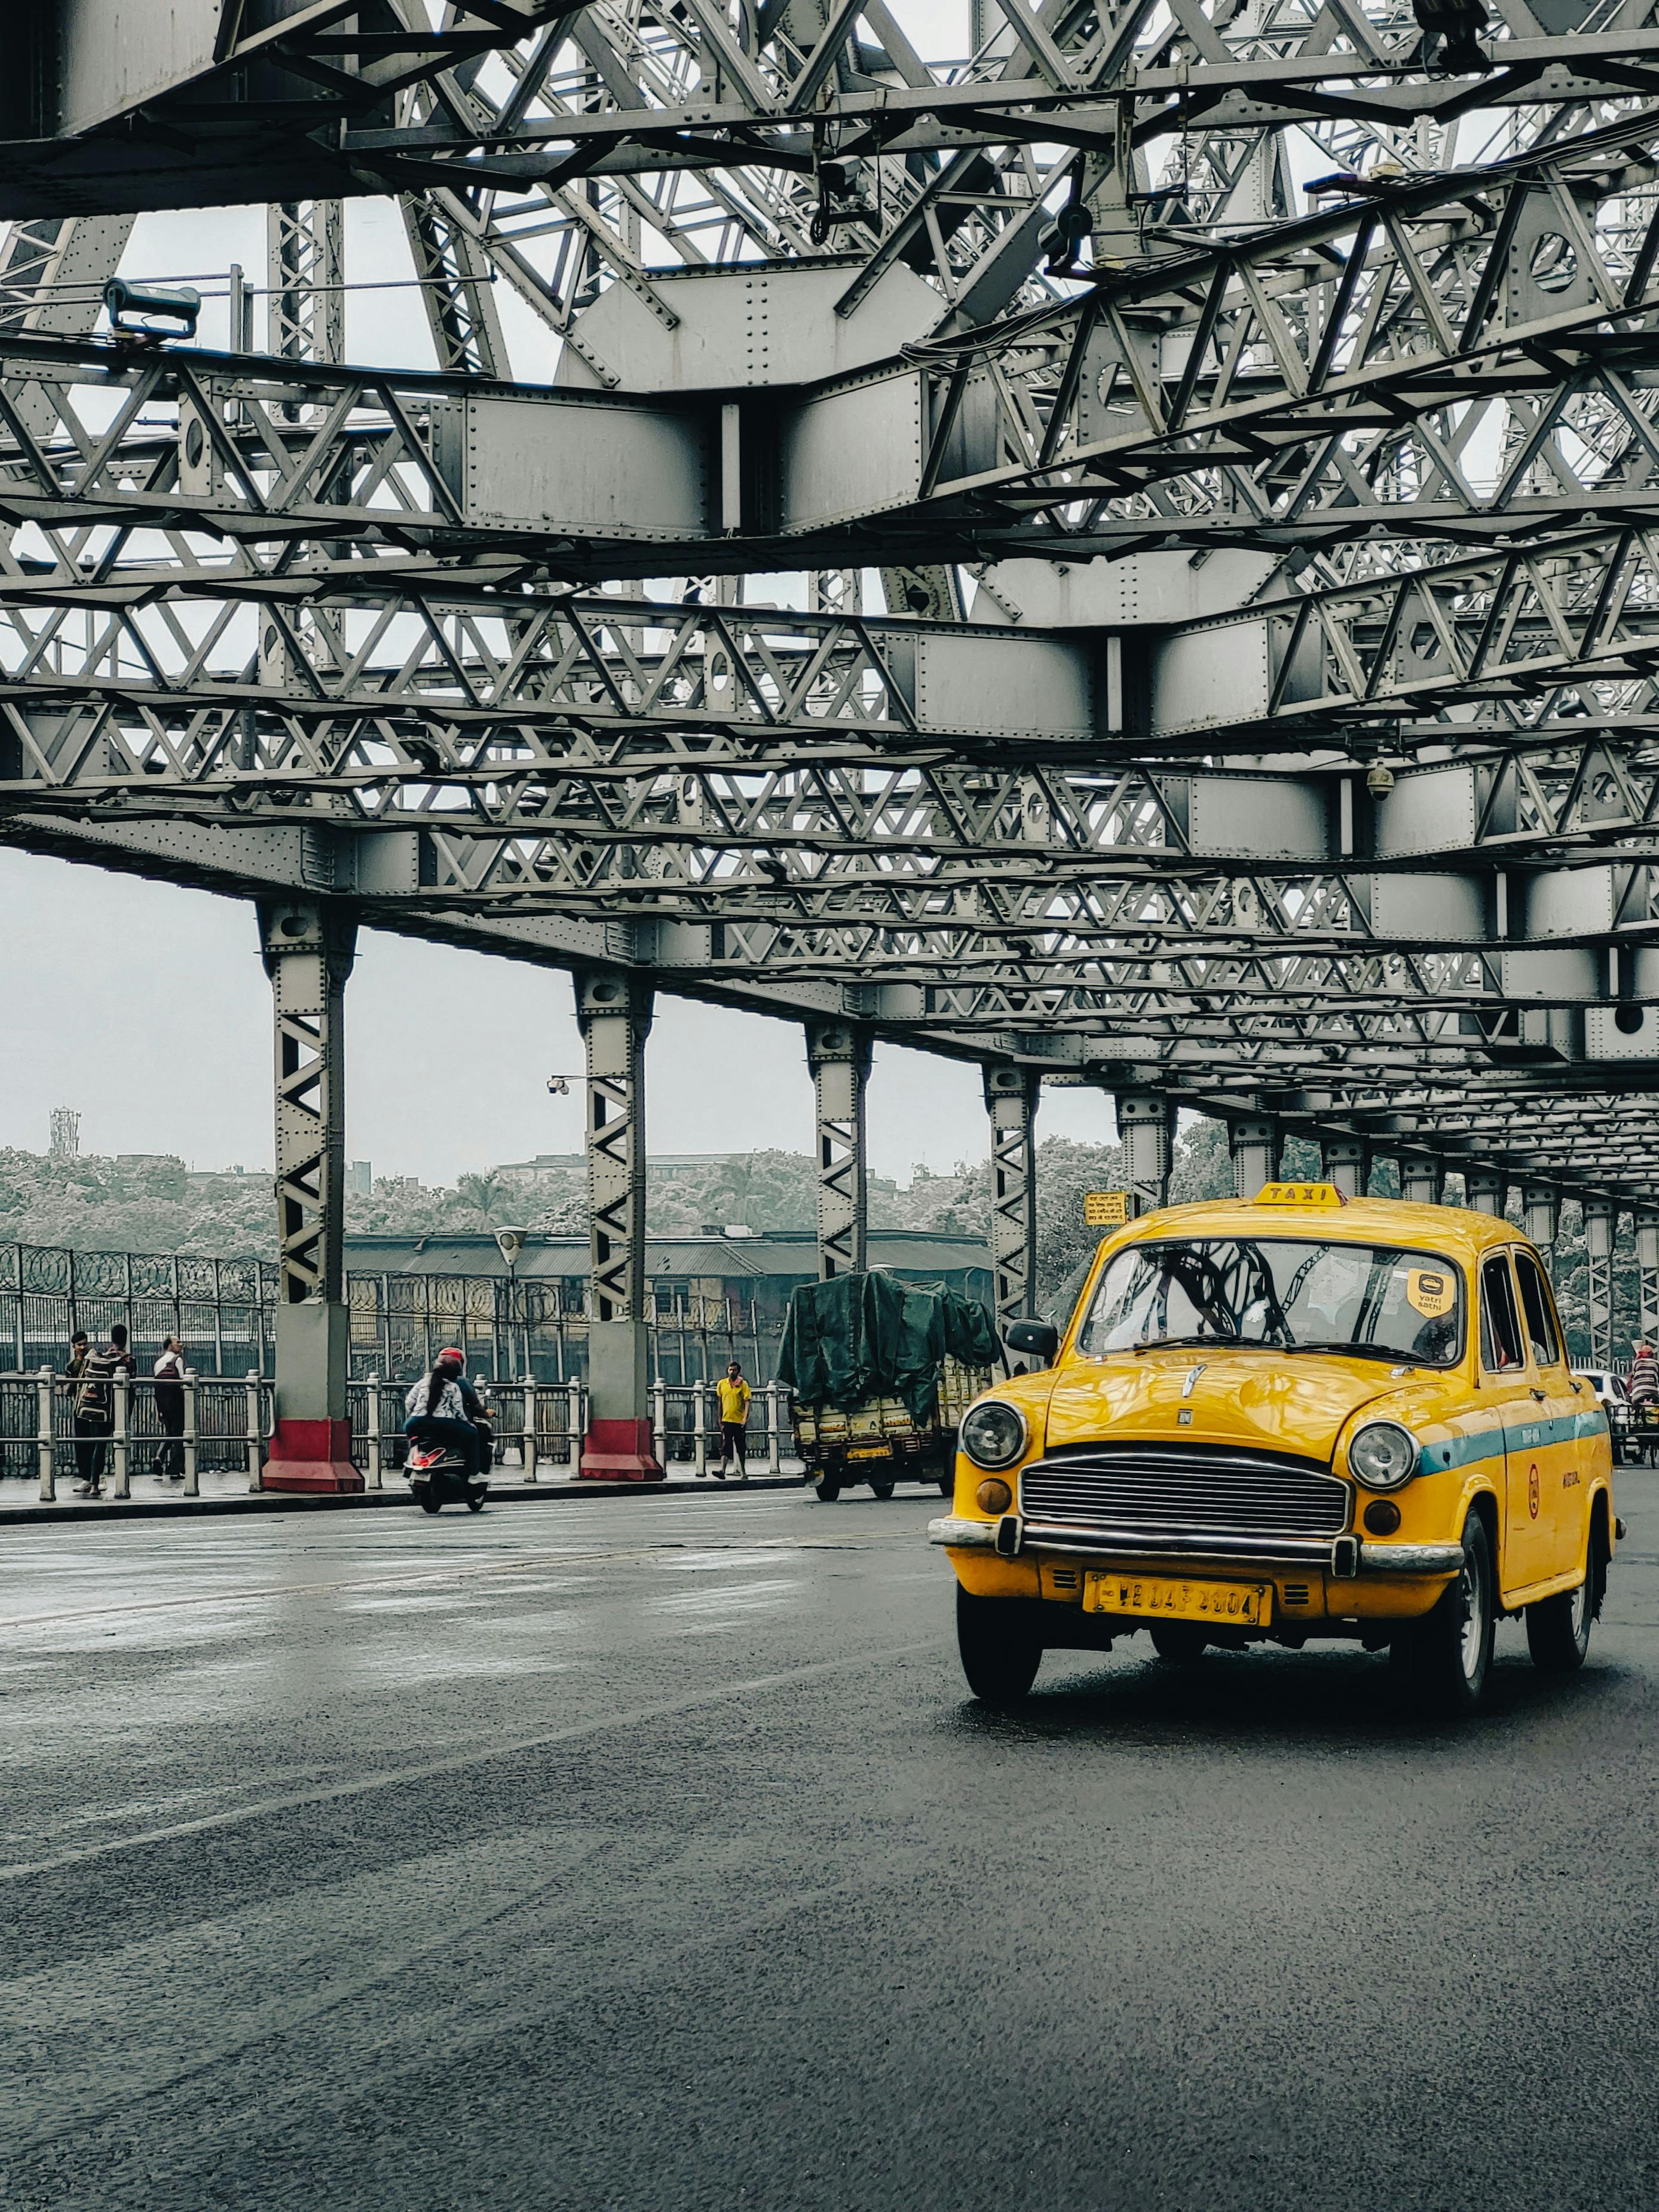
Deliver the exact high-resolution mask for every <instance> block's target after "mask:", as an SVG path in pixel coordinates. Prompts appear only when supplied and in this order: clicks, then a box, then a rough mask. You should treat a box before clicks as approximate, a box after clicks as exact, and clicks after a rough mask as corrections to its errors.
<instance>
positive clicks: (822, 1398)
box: [778, 1274, 997, 1424]
mask: <svg viewBox="0 0 1659 2212" xmlns="http://www.w3.org/2000/svg"><path fill="white" fill-rule="evenodd" d="M947 1353H949V1354H950V1355H951V1357H952V1358H957V1359H959V1360H961V1361H962V1363H963V1365H964V1366H966V1367H989V1366H990V1365H991V1364H993V1362H994V1360H995V1359H996V1358H997V1337H996V1330H995V1328H994V1327H993V1325H992V1322H991V1316H990V1315H989V1314H988V1313H987V1311H986V1310H985V1309H984V1307H983V1306H981V1305H975V1304H974V1303H973V1302H972V1300H971V1299H969V1298H963V1297H957V1294H956V1292H955V1291H929V1290H921V1289H919V1288H918V1287H917V1286H916V1285H915V1284H914V1283H902V1282H900V1281H899V1280H898V1279H897V1278H896V1276H893V1275H884V1274H873V1275H836V1276H835V1277H834V1278H833V1279H831V1280H830V1281H829V1282H827V1283H803V1284H802V1285H801V1286H800V1288H799V1290H798V1291H794V1292H793V1294H792V1295H791V1297H790V1300H789V1311H788V1314H787V1317H786V1319H785V1321H784V1324H783V1349H782V1352H781V1354H780V1356H779V1359H778V1379H779V1381H780V1382H781V1383H787V1384H788V1386H789V1388H790V1389H792V1390H793V1392H794V1394H795V1396H796V1398H797V1399H798V1400H799V1401H800V1403H801V1404H802V1405H804V1406H830V1407H834V1408H835V1410H836V1412H837V1413H851V1412H852V1411H853V1409H854V1407H858V1406H862V1405H864V1404H866V1402H867V1401H869V1400H870V1399H872V1398H901V1399H902V1400H903V1401H904V1404H905V1407H906V1408H907V1410H908V1413H909V1415H910V1418H911V1419H912V1420H913V1421H915V1422H917V1423H918V1424H922V1423H926V1422H928V1421H931V1420H932V1419H933V1416H934V1414H935V1413H936V1412H937V1411H938V1409H939V1363H940V1361H941V1360H943V1359H944V1358H945V1355H946V1354H947Z"/></svg>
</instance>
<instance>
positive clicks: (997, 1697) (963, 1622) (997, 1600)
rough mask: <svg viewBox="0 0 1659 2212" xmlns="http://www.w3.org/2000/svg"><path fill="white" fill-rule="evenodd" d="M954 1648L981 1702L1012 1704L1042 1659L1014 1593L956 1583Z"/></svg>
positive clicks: (1028, 1684)
mask: <svg viewBox="0 0 1659 2212" xmlns="http://www.w3.org/2000/svg"><path fill="white" fill-rule="evenodd" d="M957 1650H958V1651H959V1652H960V1653H961V1654H962V1671H963V1674H965V1675H966V1676H967V1677H968V1686H969V1689H970V1690H971V1691H972V1692H973V1693H974V1695H975V1697H976V1698H977V1699H979V1701H980V1703H981V1705H1018V1703H1019V1702H1020V1700H1021V1699H1022V1698H1024V1697H1026V1696H1027V1695H1029V1693H1030V1687H1031V1685H1032V1683H1033V1682H1035V1681H1036V1674H1037V1668H1039V1667H1040V1666H1041V1665H1042V1644H1040V1643H1039V1642H1038V1641H1037V1639H1036V1637H1035V1636H1034V1635H1032V1633H1031V1632H1030V1629H1029V1627H1027V1626H1026V1625H1025V1621H1024V1607H1023V1606H1022V1604H1021V1602H1020V1601H1019V1600H1018V1598H1006V1597H975V1596H974V1595H972V1594H971V1593H970V1592H969V1591H968V1590H965V1589H963V1587H962V1585H961V1583H957Z"/></svg>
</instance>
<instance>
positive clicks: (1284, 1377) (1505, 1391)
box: [929, 1183, 1624, 1712]
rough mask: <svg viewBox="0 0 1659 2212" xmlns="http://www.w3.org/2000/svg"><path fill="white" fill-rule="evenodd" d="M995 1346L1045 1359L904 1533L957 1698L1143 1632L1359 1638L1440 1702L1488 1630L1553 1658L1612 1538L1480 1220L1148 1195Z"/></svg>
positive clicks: (983, 1404)
mask: <svg viewBox="0 0 1659 2212" xmlns="http://www.w3.org/2000/svg"><path fill="white" fill-rule="evenodd" d="M1007 1342H1008V1346H1009V1348H1010V1350H1011V1351H1013V1352H1024V1353H1025V1354H1027V1355H1034V1356H1035V1357H1036V1358H1038V1359H1041V1360H1043V1361H1045V1362H1047V1363H1048V1364H1047V1365H1045V1366H1044V1367H1042V1368H1040V1369H1038V1370H1036V1371H1034V1372H1031V1373H1029V1374H1020V1375H1016V1376H1014V1377H1013V1378H1012V1380H1011V1381H1009V1382H1008V1383H1004V1384H1001V1385H1000V1386H998V1387H997V1388H996V1389H994V1390H992V1391H990V1392H989V1393H987V1395H984V1396H982V1397H980V1398H978V1399H977V1400H975V1403H974V1404H973V1406H972V1407H970V1408H969V1411H968V1413H966V1414H965V1415H964V1417H963V1422H962V1426H961V1431H960V1434H959V1450H958V1453H957V1470H956V1494H955V1498H954V1500H953V1510H952V1511H951V1514H950V1515H949V1516H947V1517H946V1518H945V1519H944V1520H940V1521H936V1522H933V1524H932V1526H931V1528H930V1530H929V1534H930V1535H931V1537H932V1539H933V1541H934V1542H935V1543H937V1544H942V1545H943V1546H944V1547H945V1550H946V1552H947V1553H948V1554H949V1557H950V1559H951V1565H952V1566H953V1567H954V1568H955V1570H956V1574H957V1636H958V1642H959V1644H960V1647H961V1652H962V1662H963V1670H964V1672H965V1673H966V1674H967V1677H968V1684H969V1688H970V1690H972V1691H973V1692H974V1694H975V1696H976V1697H978V1698H980V1699H983V1700H985V1701H986V1702H987V1703H991V1704H1007V1703H1010V1702H1012V1701H1014V1700H1017V1699H1020V1698H1023V1697H1024V1695H1025V1694H1026V1693H1027V1692H1029V1690H1030V1687H1031V1685H1032V1683H1033V1681H1034V1680H1035V1679H1036V1672H1037V1668H1038V1667H1039V1665H1040V1664H1041V1663H1042V1654H1043V1652H1044V1651H1045V1650H1054V1649H1070V1650H1110V1649H1111V1646H1112V1644H1113V1641H1114V1639H1115V1638H1120V1637H1123V1636H1128V1635H1132V1634H1133V1633H1135V1632H1138V1631H1139V1630H1141V1629H1143V1628H1144V1629H1146V1630H1148V1631H1149V1632H1150V1633H1151V1637H1152V1644H1153V1646H1154V1648H1155V1650H1156V1651H1157V1652H1158V1656H1159V1657H1161V1658H1163V1659H1165V1660H1169V1661H1172V1662H1191V1661H1194V1660H1196V1659H1197V1658H1198V1657H1199V1656H1200V1655H1201V1654H1202V1653H1203V1651H1204V1650H1206V1647H1208V1646H1212V1645H1219V1646H1223V1647H1232V1648H1237V1647H1239V1646H1242V1645H1243V1644H1249V1643H1254V1642H1261V1641H1265V1642H1271V1643H1274V1644H1285V1645H1289V1646H1291V1648H1292V1649H1299V1648H1300V1647H1301V1646H1302V1645H1303V1644H1306V1643H1307V1642H1309V1641H1310V1639H1312V1638H1348V1639H1350V1640H1353V1641H1357V1642H1358V1643H1360V1644H1364V1645H1365V1646H1366V1647H1367V1648H1368V1649H1370V1650H1381V1649H1382V1648H1383V1647H1384V1646H1387V1647H1388V1649H1389V1651H1390V1653H1391V1655H1392V1658H1393V1660H1394V1662H1395V1664H1396V1665H1398V1666H1400V1667H1401V1668H1404V1669H1406V1670H1407V1673H1408V1674H1409V1675H1410V1676H1411V1677H1412V1678H1413V1680H1414V1681H1415V1683H1416V1684H1417V1685H1418V1686H1419V1688H1420V1689H1421V1690H1422V1691H1423V1692H1425V1694H1426V1695H1427V1696H1428V1697H1429V1698H1431V1699H1432V1700H1433V1701H1434V1702H1436V1703H1437V1704H1438V1705H1441V1706H1442V1707H1443V1708H1445V1709H1449V1710H1450V1711H1461V1712H1469V1711H1474V1709H1475V1708H1476V1707H1477V1706H1478V1705H1480V1702H1481V1699H1482V1698H1483V1696H1484V1694H1485V1692H1486V1682H1487V1677H1488V1674H1489V1673H1490V1670H1491V1665H1492V1637H1493V1632H1494V1630H1495V1627H1496V1625H1497V1622H1498V1619H1499V1617H1500V1616H1501V1615H1503V1614H1508V1613H1524V1614H1525V1616H1526V1624H1527V1640H1528V1646H1529V1648H1530V1650H1531V1653H1532V1657H1533V1660H1534V1662H1535V1663H1536V1664H1537V1665H1538V1666H1540V1667H1542V1668H1551V1669H1555V1670H1559V1671H1567V1670H1570V1669H1571V1668H1577V1667H1579V1666H1582V1664H1583V1659H1584V1655H1585V1651H1586V1650H1587V1649H1588V1646H1589V1634H1590V1624H1591V1622H1592V1620H1594V1618H1595V1614H1596V1613H1597V1612H1598V1611H1599V1610H1600V1607H1601V1596H1602V1592H1603V1589H1605V1586H1606V1580H1607V1563H1608V1561H1609V1560H1610V1559H1611V1558H1612V1556H1613V1544H1614V1541H1615V1539H1616V1538H1617V1537H1619V1536H1620V1535H1622V1534H1623V1533H1624V1531H1623V1528H1622V1525H1621V1524H1620V1522H1618V1521H1617V1520H1616V1519H1615V1517H1614V1515H1613V1494H1612V1493H1613V1459H1612V1449H1611V1443H1610V1440H1609V1436H1608V1431H1607V1415H1606V1413H1604V1412H1603V1410H1602V1408H1601V1406H1600V1404H1599V1403H1598V1402H1597V1400H1596V1398H1595V1394H1594V1392H1593V1390H1592V1389H1591V1388H1590V1385H1589V1383H1587V1382H1586V1381H1584V1379H1583V1377H1582V1376H1576V1375H1575V1374H1574V1373H1573V1372H1572V1370H1571V1367H1570V1366H1569V1365H1568V1363H1567V1353H1566V1346H1565V1342H1564V1340H1563V1336H1562V1331H1561V1324H1560V1321H1559V1316H1558V1315H1557V1313H1556V1310H1555V1301H1554V1299H1553V1296H1552V1294H1551V1291H1550V1284H1549V1278H1548V1276H1547V1273H1546V1271H1545V1268H1544V1265H1543V1262H1542V1261H1541V1258H1540V1256H1539V1254H1538V1252H1537V1251H1536V1249H1534V1246H1533V1245H1531V1244H1530V1243H1528V1241H1527V1239H1526V1238H1525V1237H1522V1235H1521V1234H1520V1233H1519V1232H1518V1231H1516V1230H1515V1229H1514V1228H1512V1227H1511V1226H1510V1224H1509V1223H1508V1222H1507V1221H1504V1220H1503V1219H1501V1218H1495V1217H1492V1216H1490V1215H1487V1214H1483V1213H1476V1212H1465V1211H1463V1210H1462V1209H1461V1208H1458V1207H1454V1206H1413V1205H1408V1204H1405V1203H1402V1202H1401V1201H1398V1200H1391V1199H1375V1198H1363V1199H1345V1198H1344V1197H1343V1196H1342V1194H1340V1192H1338V1191H1337V1190H1336V1189H1335V1188H1334V1186H1332V1185H1331V1184H1328V1183H1270V1184H1268V1185H1267V1188H1266V1189H1264V1190H1263V1191H1262V1192H1261V1194H1260V1196H1259V1197H1257V1198H1255V1199H1254V1200H1206V1201H1205V1202H1204V1203H1202V1204H1200V1205H1196V1206H1166V1207H1164V1209H1163V1210H1162V1211H1160V1212H1156V1213H1150V1214H1146V1215H1143V1216H1142V1217H1141V1218H1139V1220H1136V1221H1132V1222H1130V1223H1128V1224H1127V1225H1126V1226H1125V1227H1123V1228H1122V1229H1121V1230H1120V1231H1118V1232H1117V1233H1116V1234H1115V1235H1114V1236H1112V1237H1108V1238H1107V1239H1106V1240H1105V1241H1104V1242H1103V1243H1102V1245H1101V1248H1100V1250H1099V1252H1098V1253H1097V1255H1096V1258H1095V1261H1094V1265H1093V1267H1092V1268H1091V1272H1090V1275H1089V1279H1088V1281H1087V1282H1086V1283H1085V1286H1084V1289H1083V1292H1082V1295H1081V1297H1079V1301H1078V1304H1077V1308H1076V1310H1075V1311H1074V1313H1073V1316H1072V1318H1071V1321H1070V1322H1069V1324H1068V1325H1067V1326H1066V1328H1064V1329H1063V1330H1060V1329H1057V1328H1053V1327H1051V1326H1050V1325H1049V1324H1048V1323H1046V1322H1038V1321H1021V1322H1015V1323H1013V1325H1012V1328H1010V1329H1009V1330H1008V1332H1007Z"/></svg>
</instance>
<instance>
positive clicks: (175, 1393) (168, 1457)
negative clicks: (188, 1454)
mask: <svg viewBox="0 0 1659 2212" xmlns="http://www.w3.org/2000/svg"><path fill="white" fill-rule="evenodd" d="M154 1373H155V1418H156V1419H157V1421H158V1422H159V1423H160V1424H161V1443H159V1444H158V1445H157V1446H156V1448H155V1462H154V1463H153V1465H152V1467H151V1469H150V1472H151V1473H152V1474H156V1475H159V1476H160V1477H161V1480H162V1481H163V1482H182V1481H183V1480H184V1479H185V1443H184V1437H185V1347H184V1346H183V1345H182V1344H180V1342H179V1340H178V1338H177V1337H176V1336H170V1337H168V1338H167V1341H166V1343H165V1344H163V1346H161V1355H160V1357H159V1358H157V1360H156V1362H155V1370H154Z"/></svg>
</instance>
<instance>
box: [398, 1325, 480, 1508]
mask: <svg viewBox="0 0 1659 2212" xmlns="http://www.w3.org/2000/svg"><path fill="white" fill-rule="evenodd" d="M465 1365H466V1363H465V1360H464V1359H463V1358H462V1357H461V1354H460V1353H459V1352H456V1351H454V1350H453V1349H451V1350H446V1351H443V1352H440V1353H439V1354H438V1357H437V1360H436V1362H435V1365H434V1367H433V1370H432V1372H431V1373H430V1374H429V1375H423V1376H422V1377H421V1379H420V1381H419V1382H418V1383H411V1384H410V1387H409V1390H408V1392H407V1394H406V1395H405V1396H404V1435H405V1436H406V1437H410V1439H411V1440H412V1441H414V1442H415V1443H441V1444H447V1445H448V1446H449V1447H450V1448H451V1449H453V1450H454V1451H456V1452H459V1455H460V1456H461V1459H462V1461H463V1462H464V1464H465V1469H466V1474H467V1477H468V1480H472V1479H473V1478H474V1477H476V1476H478V1475H480V1474H483V1449H482V1443H483V1439H482V1438H481V1437H480V1435H479V1433H478V1431H477V1429H476V1428H475V1427H474V1426H473V1425H472V1423H471V1421H469V1420H468V1419H467V1418H466V1399H465V1397H464V1396H463V1395H462V1390H461V1377H462V1375H463V1374H464V1373H465ZM468 1395H470V1394H468Z"/></svg>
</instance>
